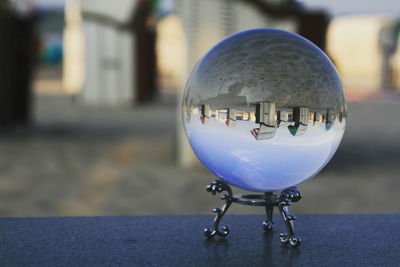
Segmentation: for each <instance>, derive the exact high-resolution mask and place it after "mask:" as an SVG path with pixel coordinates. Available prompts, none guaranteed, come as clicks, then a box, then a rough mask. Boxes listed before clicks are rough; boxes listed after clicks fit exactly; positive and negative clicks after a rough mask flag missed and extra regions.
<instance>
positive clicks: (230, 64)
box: [182, 28, 347, 192]
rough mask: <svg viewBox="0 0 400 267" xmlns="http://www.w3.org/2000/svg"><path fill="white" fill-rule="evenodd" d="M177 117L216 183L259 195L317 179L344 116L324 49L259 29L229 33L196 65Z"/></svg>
mask: <svg viewBox="0 0 400 267" xmlns="http://www.w3.org/2000/svg"><path fill="white" fill-rule="evenodd" d="M182 113H183V123H184V128H185V131H186V135H187V138H188V140H189V143H190V145H191V147H192V148H193V151H194V152H195V154H196V155H197V157H198V158H199V159H200V161H201V162H202V163H203V164H204V165H205V166H206V167H207V168H208V169H209V170H210V171H211V172H212V173H213V174H214V175H215V176H217V177H218V178H219V179H221V180H222V181H224V182H226V183H229V184H231V185H234V186H237V187H240V188H243V189H247V190H251V191H260V192H274V191H281V190H283V189H286V188H288V187H291V186H295V185H298V184H300V183H301V182H304V181H305V180H307V179H309V178H311V177H312V176H314V175H315V174H317V173H318V172H319V171H320V170H321V169H322V168H323V167H324V166H325V165H326V164H327V163H328V161H329V160H330V159H331V157H332V156H333V154H334V153H335V151H336V149H337V147H338V146H339V143H340V141H341V139H342V136H343V133H344V129H345V125H346V115H347V113H346V104H345V97H344V92H343V86H342V83H341V80H340V78H339V75H338V73H337V71H336V69H335V67H334V65H333V64H332V62H331V61H330V60H329V58H328V57H327V56H326V55H325V54H324V52H322V51H321V50H320V49H319V48H318V47H317V46H315V45H314V44H312V43H311V42H310V41H308V40H306V39H304V38H303V37H301V36H299V35H297V34H293V33H289V32H286V31H282V30H276V29H266V28H265V29H254V30H248V31H243V32H239V33H237V34H234V35H232V36H229V37H228V38H226V39H224V40H223V41H221V42H220V43H218V44H217V45H216V46H214V47H213V48H212V49H211V50H210V51H209V52H208V53H207V54H206V55H205V56H204V57H203V58H202V59H201V60H200V61H199V62H198V63H197V65H196V66H195V67H194V69H193V71H192V73H191V75H190V77H189V80H188V82H187V85H186V88H185V92H184V95H183V103H182Z"/></svg>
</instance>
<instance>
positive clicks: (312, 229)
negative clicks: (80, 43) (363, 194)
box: [0, 215, 400, 266]
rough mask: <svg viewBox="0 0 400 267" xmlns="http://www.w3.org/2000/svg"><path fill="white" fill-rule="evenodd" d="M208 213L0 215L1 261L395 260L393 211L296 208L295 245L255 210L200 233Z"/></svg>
mask: <svg viewBox="0 0 400 267" xmlns="http://www.w3.org/2000/svg"><path fill="white" fill-rule="evenodd" d="M212 220H213V217H212V216H148V217H147V216H144V217H135V216H133V217H68V218H63V217H59V218H2V219H0V265H1V266H26V265H35V266H113V265H125V266H148V265H161V266H165V265H167V266H194V265H195V266H221V265H223V266H239V265H245V266H399V264H400V227H399V225H400V215H300V216H298V219H297V220H296V222H295V223H296V225H295V226H296V230H297V234H298V235H300V236H301V238H302V245H301V246H300V247H299V248H297V249H290V248H287V247H284V246H281V244H280V242H279V232H280V231H283V230H285V229H284V225H283V223H282V222H281V220H280V218H279V217H275V218H274V221H275V230H274V231H273V232H271V233H269V234H265V233H264V231H263V228H262V224H261V223H262V221H263V220H264V216H262V215H230V216H229V215H228V216H226V217H225V218H223V220H222V223H223V224H224V223H227V224H229V226H230V229H231V233H230V234H229V236H228V237H227V238H215V239H214V240H207V239H205V238H204V236H203V233H202V231H203V228H204V227H205V226H211V225H212Z"/></svg>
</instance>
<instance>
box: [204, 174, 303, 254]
mask: <svg viewBox="0 0 400 267" xmlns="http://www.w3.org/2000/svg"><path fill="white" fill-rule="evenodd" d="M207 191H208V192H211V193H212V194H213V195H215V194H216V193H221V192H222V191H226V192H227V194H222V195H221V199H223V200H225V202H226V203H225V205H224V206H223V207H222V209H220V208H214V209H213V212H215V213H216V216H215V219H214V229H210V228H206V229H204V234H205V236H206V237H208V238H212V237H213V236H215V235H218V236H221V237H225V236H227V235H228V234H229V231H230V230H229V227H228V226H227V225H224V226H223V227H222V230H220V229H219V223H220V221H221V218H222V217H223V216H224V215H225V213H226V211H227V210H228V209H229V207H230V205H231V204H232V202H235V203H238V204H242V205H249V206H264V207H265V212H266V215H267V219H266V220H265V221H264V222H263V226H264V230H265V231H267V232H270V231H271V230H272V227H273V222H272V214H273V211H274V207H278V208H279V212H280V214H281V216H282V219H283V221H284V222H285V225H286V228H287V233H281V234H280V241H281V242H282V244H284V245H289V246H291V247H293V248H296V247H298V246H300V244H301V240H300V237H298V236H295V233H294V224H293V221H294V220H295V219H296V216H295V215H290V214H289V211H288V206H290V205H291V204H292V202H297V201H299V200H300V199H301V193H300V191H299V190H298V189H297V187H291V188H288V189H286V190H284V191H282V192H281V193H280V195H279V197H278V196H277V195H275V194H274V193H264V194H241V195H235V196H233V195H232V189H231V188H230V186H229V185H227V184H226V183H224V182H222V181H219V180H215V181H213V182H212V183H210V184H209V185H208V186H207Z"/></svg>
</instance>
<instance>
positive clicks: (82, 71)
mask: <svg viewBox="0 0 400 267" xmlns="http://www.w3.org/2000/svg"><path fill="white" fill-rule="evenodd" d="M150 13H151V7H150V1H139V0H116V1H104V0H103V1H99V0H84V1H80V0H68V1H67V3H66V27H65V31H64V44H65V62H64V78H63V80H64V81H63V82H64V86H65V89H66V90H67V91H68V92H70V93H72V94H77V95H78V99H79V100H81V101H82V102H84V103H87V104H92V105H107V106H125V105H131V104H132V103H133V102H146V101H149V100H151V99H152V98H153V97H154V94H155V80H156V79H155V78H156V77H155V75H154V74H155V52H154V51H155V34H154V31H153V30H152V28H154V27H152V25H150V24H149V17H150Z"/></svg>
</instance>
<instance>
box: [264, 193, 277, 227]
mask: <svg viewBox="0 0 400 267" xmlns="http://www.w3.org/2000/svg"><path fill="white" fill-rule="evenodd" d="M274 197H275V196H274V195H273V194H272V193H265V203H266V205H265V213H266V214H267V219H266V220H265V221H264V222H263V227H264V230H265V231H266V232H271V231H272V227H273V226H274V223H273V221H272V215H273V213H274V201H273V200H274ZM268 203H270V204H269V205H268Z"/></svg>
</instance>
